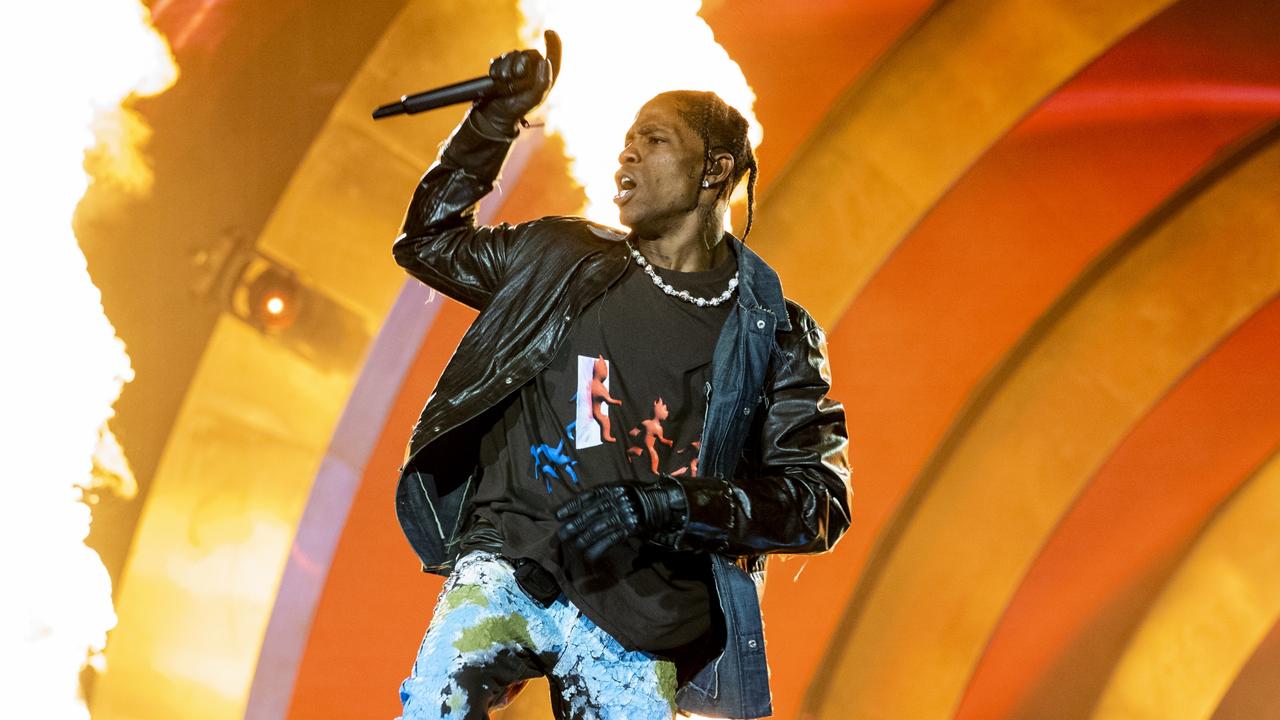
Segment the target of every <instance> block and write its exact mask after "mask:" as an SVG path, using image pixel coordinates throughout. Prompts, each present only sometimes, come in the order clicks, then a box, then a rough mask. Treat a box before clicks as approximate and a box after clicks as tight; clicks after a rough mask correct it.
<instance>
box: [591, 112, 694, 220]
mask: <svg viewBox="0 0 1280 720" xmlns="http://www.w3.org/2000/svg"><path fill="white" fill-rule="evenodd" d="M624 144H625V146H624V147H623V149H622V153H621V154H619V155H618V164H619V165H620V166H621V167H619V168H618V172H617V173H616V174H615V175H614V180H615V181H616V182H617V184H618V194H617V195H616V196H614V198H613V201H614V202H615V203H617V205H618V209H619V213H620V215H621V219H622V224H623V225H625V226H627V227H629V228H631V229H632V230H634V231H635V232H636V233H637V234H639V235H642V236H644V235H660V234H662V233H663V232H665V231H666V230H668V229H670V228H672V227H674V226H675V225H676V223H678V222H679V221H680V220H681V219H683V218H684V216H687V215H689V214H691V213H695V212H696V207H693V205H694V202H695V196H696V194H697V191H698V188H697V186H698V183H699V181H700V179H701V177H700V174H701V172H702V138H701V137H700V136H699V135H698V133H697V132H696V131H694V130H693V129H692V128H690V127H689V126H688V125H687V124H685V121H684V120H683V119H682V118H681V117H680V114H679V112H678V106H677V105H676V102H675V100H673V99H671V98H667V97H656V98H654V99H653V100H650V101H649V102H647V103H645V105H644V107H642V108H640V112H639V113H637V114H636V119H635V122H634V123H632V125H631V128H630V129H629V130H627V135H626V140H625V142H624Z"/></svg>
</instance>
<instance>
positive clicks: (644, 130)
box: [623, 122, 671, 143]
mask: <svg viewBox="0 0 1280 720" xmlns="http://www.w3.org/2000/svg"><path fill="white" fill-rule="evenodd" d="M655 132H659V133H664V134H668V135H669V134H671V128H668V127H667V126H666V125H660V124H658V123H655V122H647V123H645V124H643V125H641V126H640V127H638V128H636V129H635V130H628V131H627V135H626V137H624V138H623V142H624V143H629V142H631V137H632V136H633V135H650V134H652V133H655Z"/></svg>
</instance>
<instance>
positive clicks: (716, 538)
mask: <svg viewBox="0 0 1280 720" xmlns="http://www.w3.org/2000/svg"><path fill="white" fill-rule="evenodd" d="M509 148H510V142H509V141H502V140H499V139H495V138H491V137H486V136H483V135H481V134H480V133H479V132H478V131H477V130H476V129H475V128H474V127H473V126H472V123H471V122H470V121H469V120H464V121H463V123H462V125H460V126H459V127H458V129H457V130H456V131H455V132H454V134H453V136H452V137H451V138H450V140H449V142H448V143H447V144H446V146H445V147H444V149H443V150H442V152H441V157H440V160H439V161H438V162H437V163H436V164H434V165H433V166H432V167H431V168H430V169H429V170H428V171H427V173H426V174H425V175H424V176H423V178H422V181H421V182H420V183H419V185H418V187H417V188H416V190H415V192H414V195H413V198H412V200H411V202H410V205H409V209H408V212H407V213H406V217H405V222H404V229H403V232H402V233H401V235H400V236H399V237H398V238H397V240H396V242H395V245H394V247H393V254H394V256H395V258H396V261H397V262H398V263H399V264H400V265H401V266H402V267H403V268H404V269H405V270H406V271H407V272H409V273H410V274H411V275H413V276H414V277H416V278H418V279H419V280H421V281H422V282H424V283H426V284H427V285H430V286H431V287H434V288H436V289H437V290H439V291H440V292H442V293H444V294H446V295H448V296H450V297H452V298H454V299H456V300H458V301H460V302H462V303H465V304H467V305H469V306H471V307H473V308H476V309H477V310H479V311H480V314H479V316H478V317H477V318H476V320H475V322H474V323H473V324H472V326H471V328H470V329H469V330H468V331H467V333H466V334H465V335H464V336H463V338H462V340H461V342H460V343H459V344H458V348H457V350H456V351H455V353H454V355H453V357H452V359H451V360H450V361H449V363H448V365H447V366H446V367H445V370H444V372H443V373H442V374H441V377H440V380H439V382H438V383H437V385H436V388H435V391H434V392H433V393H432V394H431V396H430V398H428V400H427V403H426V405H425V407H424V408H423V410H422V413H421V415H420V416H419V419H418V422H417V423H416V424H415V425H414V428H413V433H412V436H411V438H410V440H409V443H408V446H407V447H406V449H405V462H404V465H402V467H401V469H400V470H401V472H400V481H399V485H398V487H397V491H396V513H397V516H398V518H399V520H400V524H401V527H402V528H403V530H404V532H405V535H406V537H407V538H408V539H409V542H410V544H411V545H412V546H413V549H414V551H415V552H416V553H417V555H418V557H419V558H420V559H421V561H422V567H423V569H424V570H425V571H427V572H434V573H439V574H447V573H448V572H449V571H450V569H451V568H452V566H453V562H454V560H455V559H456V558H457V554H458V544H459V541H460V538H459V532H460V529H461V525H462V520H463V518H465V517H467V512H468V510H469V508H470V501H471V498H472V496H473V494H474V490H475V486H476V484H477V483H478V472H479V469H478V465H479V464H478V461H477V450H478V443H479V438H480V436H481V435H482V434H483V432H484V430H485V429H487V428H486V427H485V419H484V418H485V417H486V415H485V413H486V411H487V410H491V409H493V408H495V407H497V406H499V405H500V404H501V403H503V402H504V401H505V400H506V399H507V398H508V397H509V396H510V395H511V393H513V392H515V391H516V390H517V389H518V388H519V387H521V386H522V385H523V384H524V383H526V382H528V381H530V380H532V379H533V378H534V377H535V376H536V375H537V374H538V373H539V372H541V370H542V369H543V368H544V367H546V366H547V364H548V363H550V361H551V359H552V358H553V357H554V355H555V351H556V349H557V348H558V347H559V346H560V343H561V342H562V341H563V340H564V338H565V337H566V335H567V333H568V330H569V327H570V326H571V324H572V322H573V320H574V319H575V318H576V317H577V316H578V315H579V314H580V313H581V312H582V310H583V309H584V308H585V307H586V306H587V305H588V304H589V303H590V302H591V301H592V300H594V299H596V298H597V297H599V296H600V295H601V294H603V292H604V291H605V289H606V288H607V287H609V286H610V285H611V284H612V283H613V282H615V281H617V280H618V279H619V278H621V276H622V275H623V273H624V272H625V270H626V268H627V264H628V263H629V262H630V255H629V253H628V251H627V249H626V246H625V244H624V243H623V242H622V239H623V237H624V235H623V234H622V233H621V232H619V231H617V230H613V229H612V228H607V227H605V226H602V225H597V224H595V223H591V222H588V221H586V220H584V219H582V218H575V217H548V218H542V219H540V220H535V221H533V222H529V223H522V224H519V225H506V224H500V225H495V226H485V227H478V226H476V224H475V222H474V208H475V204H476V203H477V202H478V201H479V200H480V198H482V197H483V196H484V195H485V194H486V193H488V192H489V191H490V190H491V189H492V187H493V183H494V181H495V180H496V178H497V176H498V173H499V171H500V169H501V167H502V164H503V161H504V160H505V158H506V155H507V151H508V150H509ZM726 240H727V241H728V242H730V243H731V244H732V247H733V250H734V252H735V254H736V256H737V259H738V273H739V283H738V288H737V296H736V302H735V303H734V305H733V307H732V310H731V312H730V314H729V317H728V319H727V320H726V322H725V325H724V327H723V329H722V330H721V333H720V337H719V339H718V340H717V343H716V346H715V350H714V353H713V356H712V362H711V374H710V381H709V382H708V383H707V385H706V387H705V394H706V398H705V400H706V403H707V407H706V416H705V420H704V425H703V433H702V444H701V446H700V449H699V456H698V469H699V473H700V475H699V476H697V477H682V478H679V481H680V483H681V487H682V488H683V489H684V491H685V496H686V505H687V507H688V520H687V522H686V524H685V526H684V528H683V529H682V530H681V532H680V533H678V534H677V535H676V536H675V537H674V538H673V539H672V540H671V546H672V548H673V549H676V550H681V551H688V552H701V553H707V554H708V555H709V557H710V559H711V568H712V575H713V577H714V580H715V590H716V596H717V598H718V600H719V604H720V608H721V611H722V616H723V619H724V627H723V628H721V629H722V630H723V635H722V636H723V637H724V638H725V647H724V648H723V651H722V653H721V654H720V655H719V657H717V658H716V659H715V660H714V661H713V662H711V663H708V664H707V665H706V666H705V667H704V668H702V669H701V670H700V671H699V672H698V673H697V674H696V675H695V676H694V677H693V678H692V679H691V680H690V681H688V682H686V683H685V684H684V685H682V686H681V687H680V688H679V689H678V690H677V694H676V702H677V705H678V706H679V707H680V709H681V710H684V711H686V712H694V713H699V714H703V715H711V716H721V717H736V718H753V717H762V716H765V715H768V714H770V713H771V703H770V695H769V686H768V666H767V664H766V660H765V647H764V633H763V623H762V620H761V616H760V604H759V598H760V593H761V592H762V591H763V583H764V565H765V562H764V560H765V557H766V556H767V555H768V554H771V553H815V552H823V551H826V550H828V549H830V548H831V547H832V545H833V544H834V543H835V542H836V540H837V539H838V538H839V537H840V536H841V534H843V533H844V531H845V530H846V529H847V528H848V526H849V506H850V499H851V491H850V489H849V471H848V462H847V454H846V447H847V444H848V440H847V434H846V430H845V420H844V410H843V408H842V406H841V405H840V404H839V403H837V402H835V401H833V400H831V399H830V398H829V397H827V392H828V390H829V388H830V373H829V367H828V363H827V358H826V343H825V337H824V335H823V333H822V330H821V329H820V328H819V327H818V326H817V324H816V323H815V322H814V321H813V319H812V318H811V317H809V315H808V313H806V312H805V311H804V309H803V308H801V307H800V306H799V305H797V304H795V303H793V302H791V301H789V300H785V299H784V298H783V295H782V286H781V283H780V282H779V280H778V276H777V274H776V273H775V272H774V271H773V269H772V268H770V267H769V266H768V264H766V263H765V262H764V260H762V259H761V258H760V257H759V256H758V255H756V254H755V253H754V252H752V251H751V249H750V248H748V247H746V246H745V245H744V244H742V243H741V242H739V241H738V240H737V239H736V238H734V237H733V236H732V235H726Z"/></svg>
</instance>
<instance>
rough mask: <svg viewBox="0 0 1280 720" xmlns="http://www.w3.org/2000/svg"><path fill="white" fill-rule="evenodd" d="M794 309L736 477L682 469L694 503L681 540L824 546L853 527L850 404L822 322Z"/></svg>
mask: <svg viewBox="0 0 1280 720" xmlns="http://www.w3.org/2000/svg"><path fill="white" fill-rule="evenodd" d="M792 308H793V309H794V310H795V311H796V312H795V313H794V314H795V315H796V317H794V322H793V329H792V330H791V331H790V332H788V333H786V334H785V335H784V336H783V337H782V338H780V343H779V344H780V350H781V359H780V360H779V361H778V362H779V365H780V367H778V369H777V370H776V371H775V372H774V373H773V374H772V378H771V380H770V382H769V385H768V386H767V388H766V391H765V398H764V403H765V408H764V410H763V412H762V413H760V418H759V419H758V420H757V422H756V423H755V424H753V426H752V430H753V432H752V435H753V436H752V437H751V438H749V439H748V442H747V446H746V450H745V452H744V457H743V462H741V463H739V465H738V470H737V471H736V473H735V477H733V478H732V479H729V480H721V479H717V478H709V477H682V478H677V479H678V480H679V482H680V484H681V485H682V486H683V487H684V490H685V498H686V503H687V512H688V519H687V523H686V526H685V528H684V532H683V533H682V534H681V536H680V540H679V542H678V546H677V547H678V549H684V550H703V551H712V552H719V553H722V554H726V555H762V554H767V553H818V552H824V551H826V550H829V549H831V547H832V546H834V545H835V543H836V541H837V540H838V539H839V538H840V536H841V535H842V534H843V533H844V531H845V530H846V529H848V527H849V523H850V501H851V499H852V490H851V489H850V486H849V465H848V457H847V446H848V434H847V431H846V429H845V416H844V407H843V406H842V405H841V404H840V403H838V402H836V401H835V400H832V399H831V398H829V397H827V392H828V391H829V390H830V388H831V372H830V368H829V365H828V362H827V352H826V339H825V336H824V335H823V332H822V329H821V328H819V327H818V325H817V324H816V323H815V322H814V321H813V319H812V318H810V317H809V316H808V314H807V313H805V312H804V311H803V310H800V309H799V307H798V306H794V305H792Z"/></svg>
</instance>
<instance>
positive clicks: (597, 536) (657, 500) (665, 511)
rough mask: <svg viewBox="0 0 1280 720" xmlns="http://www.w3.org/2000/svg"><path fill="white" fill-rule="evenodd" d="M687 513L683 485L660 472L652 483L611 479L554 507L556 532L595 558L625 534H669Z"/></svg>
mask: <svg viewBox="0 0 1280 720" xmlns="http://www.w3.org/2000/svg"><path fill="white" fill-rule="evenodd" d="M687 517H688V511H687V507H686V506H685V499H684V489H683V488H681V487H680V483H679V481H677V480H675V479H674V478H672V477H670V476H667V475H663V476H662V477H661V478H660V479H659V481H658V482H656V483H648V484H642V483H638V482H619V483H611V484H609V485H600V486H597V487H594V488H591V489H590V490H586V491H584V492H581V493H579V494H577V495H575V496H574V497H572V498H570V499H569V500H568V501H567V502H566V503H565V504H563V505H561V506H560V507H559V508H558V509H557V510H556V519H557V520H559V521H561V522H562V523H563V524H562V525H561V526H560V529H559V530H558V531H557V533H556V534H557V535H558V536H559V537H560V542H562V543H567V544H570V545H572V546H573V547H574V548H576V549H577V550H578V551H579V552H581V553H582V554H583V556H584V557H585V558H586V560H587V562H595V561H596V560H598V559H599V558H600V556H601V555H604V554H605V553H606V552H608V550H609V548H611V547H613V546H614V545H617V544H618V543H620V542H622V541H623V540H625V539H627V538H629V537H634V538H639V539H641V540H655V539H657V538H659V537H660V536H662V535H664V534H668V533H675V532H677V531H679V530H680V529H681V528H683V527H684V524H685V520H686V519H687Z"/></svg>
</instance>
